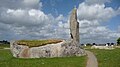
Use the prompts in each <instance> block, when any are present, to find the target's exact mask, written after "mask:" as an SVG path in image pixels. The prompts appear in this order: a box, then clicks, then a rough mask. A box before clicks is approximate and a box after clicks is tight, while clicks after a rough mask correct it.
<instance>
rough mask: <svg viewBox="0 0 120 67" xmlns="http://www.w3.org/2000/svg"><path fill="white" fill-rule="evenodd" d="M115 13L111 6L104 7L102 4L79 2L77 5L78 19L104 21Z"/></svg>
mask: <svg viewBox="0 0 120 67" xmlns="http://www.w3.org/2000/svg"><path fill="white" fill-rule="evenodd" d="M115 15H116V12H115V10H114V9H112V8H111V7H105V5H104V4H102V5H100V4H93V5H87V4H86V3H84V2H83V3H81V4H80V5H79V7H78V19H79V20H82V19H85V20H97V21H100V22H104V21H106V20H108V19H110V18H112V17H114V16H115Z"/></svg>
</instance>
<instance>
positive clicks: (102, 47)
mask: <svg viewBox="0 0 120 67" xmlns="http://www.w3.org/2000/svg"><path fill="white" fill-rule="evenodd" d="M91 49H114V47H113V46H92V47H91Z"/></svg>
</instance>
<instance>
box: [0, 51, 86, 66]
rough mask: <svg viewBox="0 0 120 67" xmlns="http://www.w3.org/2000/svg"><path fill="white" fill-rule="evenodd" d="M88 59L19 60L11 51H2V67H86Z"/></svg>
mask: <svg viewBox="0 0 120 67" xmlns="http://www.w3.org/2000/svg"><path fill="white" fill-rule="evenodd" d="M86 59H87V58H86V56H82V57H64V58H39V59H18V58H14V57H12V55H11V53H10V51H9V50H0V67H85V65H86Z"/></svg>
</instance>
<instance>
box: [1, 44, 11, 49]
mask: <svg viewBox="0 0 120 67" xmlns="http://www.w3.org/2000/svg"><path fill="white" fill-rule="evenodd" d="M9 47H10V45H9V44H0V49H3V48H9Z"/></svg>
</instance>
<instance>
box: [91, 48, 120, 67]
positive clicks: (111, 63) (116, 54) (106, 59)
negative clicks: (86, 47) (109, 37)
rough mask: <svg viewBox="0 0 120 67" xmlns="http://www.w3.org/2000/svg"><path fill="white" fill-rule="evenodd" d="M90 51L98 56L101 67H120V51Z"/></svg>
mask: <svg viewBox="0 0 120 67" xmlns="http://www.w3.org/2000/svg"><path fill="white" fill-rule="evenodd" d="M90 51H92V52H93V53H94V54H95V55H96V57H97V59H98V63H99V67H120V49H114V50H99V49H93V50H90Z"/></svg>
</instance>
